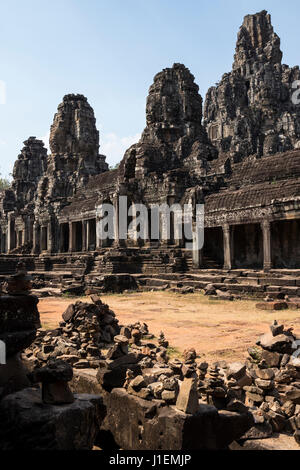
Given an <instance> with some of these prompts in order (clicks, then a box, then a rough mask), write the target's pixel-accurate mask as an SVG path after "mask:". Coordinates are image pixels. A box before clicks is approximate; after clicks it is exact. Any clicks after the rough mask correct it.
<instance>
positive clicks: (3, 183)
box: [0, 173, 10, 191]
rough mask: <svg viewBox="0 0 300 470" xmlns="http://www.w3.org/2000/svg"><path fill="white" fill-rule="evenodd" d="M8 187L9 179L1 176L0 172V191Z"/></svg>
mask: <svg viewBox="0 0 300 470" xmlns="http://www.w3.org/2000/svg"><path fill="white" fill-rule="evenodd" d="M8 188H10V181H9V180H8V179H7V178H2V177H1V173H0V191H1V190H2V189H8Z"/></svg>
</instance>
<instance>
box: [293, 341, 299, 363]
mask: <svg viewBox="0 0 300 470" xmlns="http://www.w3.org/2000/svg"><path fill="white" fill-rule="evenodd" d="M292 348H293V349H295V351H294V352H293V354H292V356H293V357H296V358H298V357H300V339H297V340H295V341H294V342H293V344H292Z"/></svg>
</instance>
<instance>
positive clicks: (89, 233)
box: [86, 220, 91, 251]
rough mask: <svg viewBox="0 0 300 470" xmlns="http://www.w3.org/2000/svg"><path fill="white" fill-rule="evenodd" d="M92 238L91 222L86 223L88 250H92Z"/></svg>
mask: <svg viewBox="0 0 300 470" xmlns="http://www.w3.org/2000/svg"><path fill="white" fill-rule="evenodd" d="M90 236H91V223H90V220H87V221H86V250H87V251H89V250H90Z"/></svg>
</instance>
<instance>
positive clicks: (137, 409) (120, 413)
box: [101, 389, 253, 451]
mask: <svg viewBox="0 0 300 470" xmlns="http://www.w3.org/2000/svg"><path fill="white" fill-rule="evenodd" d="M104 400H105V405H106V407H107V415H106V417H105V419H104V421H103V423H102V426H101V430H102V431H105V432H108V433H110V434H111V435H112V437H113V439H114V441H115V442H116V444H117V445H118V446H119V447H120V448H122V449H125V450H185V451H187V450H217V449H225V448H227V447H228V445H229V444H230V443H231V442H233V441H234V440H237V439H239V438H240V437H241V436H242V435H243V434H245V432H246V431H247V430H248V429H250V427H251V426H252V425H253V418H252V416H251V414H250V413H248V414H239V413H231V412H227V411H224V412H221V413H218V411H217V409H216V408H215V407H214V406H209V405H204V404H199V409H198V412H197V413H196V414H194V415H191V414H186V413H183V412H182V411H179V410H177V409H176V408H175V406H162V405H163V403H162V401H161V400H151V401H149V400H143V399H141V398H139V397H137V396H134V395H130V394H128V393H127V392H126V390H124V389H114V390H113V391H112V392H111V393H109V394H106V395H105V397H104ZM104 450H105V449H104Z"/></svg>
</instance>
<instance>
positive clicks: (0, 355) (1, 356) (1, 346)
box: [0, 340, 6, 366]
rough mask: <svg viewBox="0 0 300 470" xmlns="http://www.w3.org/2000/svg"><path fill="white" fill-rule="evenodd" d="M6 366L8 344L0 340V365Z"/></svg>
mask: <svg viewBox="0 0 300 470" xmlns="http://www.w3.org/2000/svg"><path fill="white" fill-rule="evenodd" d="M5 364H6V344H5V343H4V341H1V340H0V365H2V366H3V365H5Z"/></svg>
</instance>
